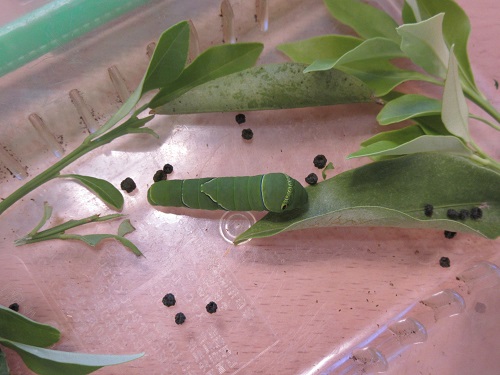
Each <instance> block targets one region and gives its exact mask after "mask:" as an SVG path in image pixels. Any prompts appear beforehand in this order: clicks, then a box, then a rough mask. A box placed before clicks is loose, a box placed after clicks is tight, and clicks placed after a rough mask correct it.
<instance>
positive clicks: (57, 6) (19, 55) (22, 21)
mask: <svg viewBox="0 0 500 375" xmlns="http://www.w3.org/2000/svg"><path fill="white" fill-rule="evenodd" d="M150 1H151V0H56V1H53V2H51V3H49V4H47V5H45V6H43V7H41V8H39V9H37V10H35V11H33V12H31V13H28V14H26V15H24V16H22V17H20V18H18V19H17V20H15V21H13V22H11V23H9V24H7V25H5V26H3V27H1V28H0V76H3V75H5V74H7V73H8V72H11V71H13V70H15V69H17V68H19V67H20V66H22V65H24V64H26V63H28V62H29V61H32V60H34V59H36V58H38V57H40V56H42V55H44V54H46V53H47V52H49V51H51V50H53V49H55V48H57V47H60V46H61V45H63V44H65V43H67V42H69V41H71V40H73V39H75V38H77V37H79V36H81V35H83V34H85V33H87V32H89V31H91V30H93V29H95V28H97V27H99V26H101V25H102V24H104V23H106V22H108V21H110V20H112V19H115V18H117V17H119V16H121V15H122V14H124V13H127V12H129V11H131V10H133V9H135V8H137V7H139V6H141V5H143V4H146V3H148V2H150Z"/></svg>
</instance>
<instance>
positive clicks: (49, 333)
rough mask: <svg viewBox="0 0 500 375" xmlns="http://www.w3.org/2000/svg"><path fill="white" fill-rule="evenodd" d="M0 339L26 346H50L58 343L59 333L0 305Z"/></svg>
mask: <svg viewBox="0 0 500 375" xmlns="http://www.w3.org/2000/svg"><path fill="white" fill-rule="evenodd" d="M0 337H2V338H4V339H6V340H13V341H18V342H21V343H24V344H28V345H35V346H50V345H53V344H55V343H56V342H58V341H59V339H60V337H61V334H60V332H59V331H58V330H57V329H55V328H54V327H51V326H49V325H46V324H41V323H38V322H35V321H34V320H31V319H29V318H27V317H25V316H24V315H22V314H19V313H18V312H16V311H14V310H11V309H9V308H8V307H5V306H2V305H0Z"/></svg>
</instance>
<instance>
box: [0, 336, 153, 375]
mask: <svg viewBox="0 0 500 375" xmlns="http://www.w3.org/2000/svg"><path fill="white" fill-rule="evenodd" d="M0 343H1V344H3V345H5V346H6V347H8V348H10V349H12V350H15V351H16V352H17V353H18V354H19V355H20V356H21V358H22V359H23V361H24V363H25V364H26V366H28V367H29V368H30V369H31V370H32V371H34V372H36V373H37V374H40V375H69V374H71V375H85V374H89V373H91V372H93V371H96V370H98V369H100V368H101V367H104V366H112V365H118V364H121V363H125V362H129V361H133V360H134V359H137V358H140V357H142V356H143V355H144V353H140V354H126V355H107V354H86V353H71V352H62V351H58V350H51V349H44V348H39V347H36V346H31V345H25V344H21V343H18V342H15V341H10V340H6V339H4V338H0Z"/></svg>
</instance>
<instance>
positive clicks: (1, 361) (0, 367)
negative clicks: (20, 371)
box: [0, 348, 10, 375]
mask: <svg viewBox="0 0 500 375" xmlns="http://www.w3.org/2000/svg"><path fill="white" fill-rule="evenodd" d="M9 374H10V370H9V366H8V365H7V358H5V353H4V352H3V351H2V349H1V348H0V375H9Z"/></svg>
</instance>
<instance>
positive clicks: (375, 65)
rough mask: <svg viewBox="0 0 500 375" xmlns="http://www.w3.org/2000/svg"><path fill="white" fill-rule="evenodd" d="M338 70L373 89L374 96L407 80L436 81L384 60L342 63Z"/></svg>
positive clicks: (388, 90)
mask: <svg viewBox="0 0 500 375" xmlns="http://www.w3.org/2000/svg"><path fill="white" fill-rule="evenodd" d="M339 70H342V71H343V72H346V73H349V74H351V75H353V76H355V77H357V78H358V79H360V80H361V81H363V82H364V83H365V84H366V85H367V86H368V87H370V88H371V89H372V90H373V91H374V95H375V96H376V97H381V96H384V95H387V94H388V93H389V92H391V90H393V89H394V88H395V87H397V86H399V85H400V84H401V83H403V82H407V81H427V82H431V83H436V82H438V81H436V80H435V79H433V78H432V77H430V76H427V75H424V74H422V73H419V72H415V71H411V70H403V69H399V68H397V67H395V66H394V65H392V64H391V63H390V62H388V61H385V60H381V61H365V62H364V63H354V64H349V65H347V66H345V65H344V66H340V67H339Z"/></svg>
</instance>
